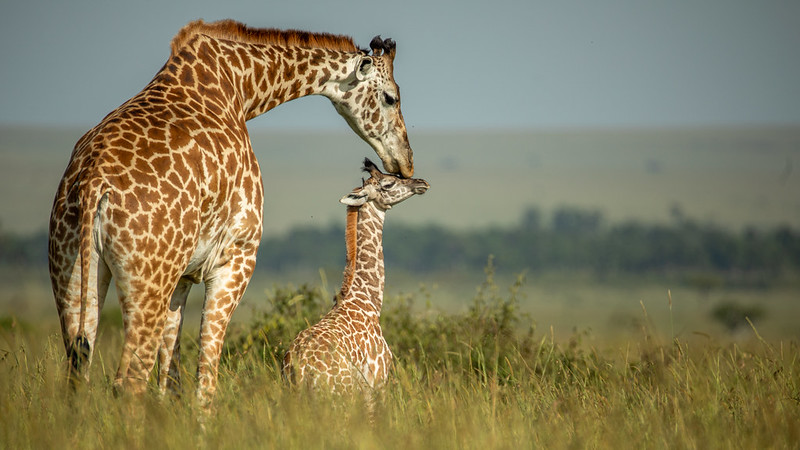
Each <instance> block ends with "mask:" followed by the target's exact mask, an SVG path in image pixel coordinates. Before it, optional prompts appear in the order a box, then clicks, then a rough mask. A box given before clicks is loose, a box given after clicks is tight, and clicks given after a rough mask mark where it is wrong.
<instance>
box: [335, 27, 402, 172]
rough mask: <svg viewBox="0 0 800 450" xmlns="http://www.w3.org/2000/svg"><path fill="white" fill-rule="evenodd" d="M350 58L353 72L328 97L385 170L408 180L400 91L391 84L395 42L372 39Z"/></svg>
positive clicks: (377, 37) (393, 82) (392, 81)
mask: <svg viewBox="0 0 800 450" xmlns="http://www.w3.org/2000/svg"><path fill="white" fill-rule="evenodd" d="M370 47H371V48H372V54H371V55H369V54H367V53H366V51H364V52H362V53H361V54H358V55H356V56H355V57H354V65H353V71H352V73H351V74H350V76H349V77H348V78H346V79H345V80H344V81H343V82H341V83H340V84H339V86H338V87H339V89H338V90H337V92H336V94H334V95H332V96H330V97H329V98H330V99H331V101H332V102H333V106H334V107H336V111H338V112H339V114H340V115H341V116H342V117H344V119H345V120H346V121H347V123H348V125H350V128H352V129H353V131H355V132H356V134H358V135H359V136H361V138H362V139H364V140H365V141H366V142H367V143H369V145H370V146H372V148H373V149H374V150H375V153H377V154H378V157H380V158H381V161H382V162H383V167H385V168H386V170H387V171H389V172H391V173H395V174H399V175H401V176H403V177H406V178H410V177H411V176H413V175H414V155H413V152H412V151H411V145H410V144H409V143H408V133H407V132H406V124H405V121H404V120H403V113H402V112H401V111H400V88H398V86H397V83H395V81H394V75H393V71H394V66H393V63H394V55H395V42H394V41H393V40H391V39H386V40H382V39H381V38H380V36H375V38H374V39H372V42H371V43H370Z"/></svg>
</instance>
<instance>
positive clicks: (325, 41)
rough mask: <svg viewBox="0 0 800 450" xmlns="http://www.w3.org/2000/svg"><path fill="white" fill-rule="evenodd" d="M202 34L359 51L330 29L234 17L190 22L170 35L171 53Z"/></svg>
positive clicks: (229, 38) (234, 39)
mask: <svg viewBox="0 0 800 450" xmlns="http://www.w3.org/2000/svg"><path fill="white" fill-rule="evenodd" d="M198 34H205V35H208V36H212V37H215V38H219V39H227V40H231V41H238V42H247V43H252V44H278V45H284V46H289V47H306V48H326V49H331V50H340V51H345V52H362V51H363V50H361V49H359V48H358V47H357V46H356V44H355V43H354V42H353V38H352V37H350V36H343V35H338V34H330V33H311V32H308V31H300V30H279V29H275V28H250V27H248V26H246V25H245V24H243V23H240V22H236V21H234V20H220V21H217V22H209V23H206V22H204V21H203V20H195V21H194V22H190V23H189V24H187V25H186V26H184V27H183V28H181V30H180V31H179V32H178V34H176V35H175V37H174V38H172V44H171V48H172V53H173V54H176V53H178V52H179V51H180V48H181V47H183V46H184V45H185V44H186V43H187V42H188V41H189V40H190V39H192V38H193V37H195V36H197V35H198Z"/></svg>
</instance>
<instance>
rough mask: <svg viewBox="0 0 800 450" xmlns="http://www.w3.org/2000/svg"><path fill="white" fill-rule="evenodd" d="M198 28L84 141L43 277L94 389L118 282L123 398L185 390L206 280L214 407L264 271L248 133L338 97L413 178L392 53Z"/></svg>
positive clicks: (81, 372) (383, 46) (207, 358)
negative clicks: (258, 124) (317, 98)
mask: <svg viewBox="0 0 800 450" xmlns="http://www.w3.org/2000/svg"><path fill="white" fill-rule="evenodd" d="M370 47H371V48H372V54H371V55H370V54H369V52H368V51H365V50H360V49H359V48H357V47H356V46H355V44H354V43H353V40H352V39H351V38H349V37H345V36H337V35H331V34H316V33H308V32H303V31H294V30H291V31H281V30H275V29H254V28H248V27H246V26H245V25H243V24H240V23H237V22H234V21H230V20H226V21H220V22H214V23H205V22H203V21H201V20H200V21H195V22H192V23H189V24H188V25H186V26H185V27H184V28H183V29H181V30H180V32H179V33H178V34H177V35H176V36H175V38H174V39H173V40H172V45H171V52H170V56H169V59H168V60H167V62H166V64H165V65H164V67H163V68H161V70H160V71H159V72H158V73H157V74H156V76H155V77H154V78H153V80H152V81H151V82H150V83H149V84H148V85H147V86H146V87H145V88H144V89H143V90H142V91H141V92H140V93H139V94H137V95H136V96H134V97H133V98H131V99H130V100H128V101H126V102H125V103H123V104H122V106H120V107H119V108H117V109H116V110H114V111H112V112H111V113H110V114H109V115H107V116H106V117H105V118H104V119H103V120H102V121H101V122H100V123H99V124H98V125H97V126H96V127H94V128H93V129H92V130H90V131H89V132H88V133H86V134H85V135H84V136H83V137H82V138H81V139H80V140H79V141H78V142H77V144H76V145H75V149H74V150H73V152H72V156H71V158H70V162H69V164H68V165H67V168H66V171H65V173H64V177H63V178H62V180H61V182H60V184H59V186H58V189H57V191H56V196H55V201H54V204H53V210H52V213H51V216H50V241H49V265H50V278H51V282H52V286H53V293H54V296H55V300H56V306H57V308H58V313H59V317H60V320H61V329H62V335H63V338H64V345H65V348H66V352H67V356H68V359H69V365H70V374H71V378H72V379H73V380H76V379H78V378H79V377H83V378H85V379H88V372H87V370H86V367H87V366H89V365H90V364H91V360H92V355H93V352H94V344H95V338H96V335H97V324H98V316H99V312H100V309H101V308H102V307H103V302H104V299H105V296H106V293H107V290H108V287H109V284H110V281H111V279H112V277H113V279H114V280H115V283H116V288H117V291H118V293H119V301H120V304H121V308H122V315H123V326H124V330H125V339H124V344H123V349H122V356H121V358H120V362H119V368H118V371H117V374H116V378H115V386H117V387H121V388H125V389H127V390H130V391H132V392H141V391H143V390H144V389H145V388H146V384H147V379H148V377H149V374H150V372H151V370H152V369H153V367H154V365H155V360H156V354H158V360H159V387H160V389H161V391H162V392H164V391H165V390H166V389H167V388H168V387H176V386H177V383H178V382H179V371H178V364H179V362H180V330H181V327H182V324H183V311H184V305H185V303H186V298H187V295H188V293H189V289H190V288H191V285H192V284H193V283H199V282H204V283H205V301H204V304H203V316H202V321H201V325H200V357H199V362H198V368H197V392H196V395H197V398H198V400H200V402H201V403H203V404H206V405H207V404H208V402H209V401H210V400H211V399H212V398H213V396H214V392H215V390H216V379H217V369H218V364H219V357H220V353H221V350H222V343H223V339H224V336H225V331H226V328H227V326H228V323H229V321H230V318H231V315H232V314H233V311H234V310H235V309H236V306H237V305H238V303H239V301H240V299H241V297H242V295H243V294H244V291H245V288H246V287H247V283H248V281H249V280H250V277H251V275H252V273H253V269H254V267H255V263H256V252H257V250H258V245H259V241H260V239H261V229H262V223H261V221H262V203H263V201H262V200H263V190H262V185H261V173H260V169H259V166H258V162H257V161H256V158H255V155H254V153H253V150H252V147H251V145H250V139H249V136H248V133H247V127H246V125H245V122H246V121H247V120H249V119H252V118H253V117H256V116H258V115H260V114H263V113H264V112H266V111H269V110H270V109H272V108H274V107H276V106H278V105H279V104H281V103H283V102H286V101H289V100H292V99H295V98H298V97H302V96H305V95H312V94H319V95H324V96H326V97H328V98H329V99H330V100H331V102H332V103H333V105H334V106H335V108H336V110H337V111H338V112H339V114H341V115H342V116H343V117H344V118H345V120H346V121H347V123H348V124H350V126H351V128H352V129H353V130H354V131H355V132H356V133H357V134H358V135H359V136H361V137H362V138H363V139H364V140H365V141H366V142H367V143H369V144H370V145H371V146H372V147H373V148H374V149H375V152H376V153H377V154H378V156H379V157H380V158H381V160H382V162H383V165H384V167H385V168H386V170H388V171H389V172H393V173H399V174H401V175H402V176H404V177H410V176H411V175H413V172H414V167H413V160H412V152H411V147H410V146H409V144H408V137H407V134H406V128H405V124H404V121H403V116H402V114H401V112H400V97H399V90H398V87H397V85H396V84H395V82H394V79H393V74H392V72H393V60H394V55H395V45H394V42H393V41H391V40H389V39H387V40H385V41H383V40H381V39H380V38H378V37H376V38H375V39H373V41H372V42H371V44H370Z"/></svg>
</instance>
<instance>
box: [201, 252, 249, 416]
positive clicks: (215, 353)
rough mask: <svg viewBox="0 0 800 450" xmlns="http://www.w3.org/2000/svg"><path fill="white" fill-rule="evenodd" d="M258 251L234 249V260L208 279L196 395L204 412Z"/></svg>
mask: <svg viewBox="0 0 800 450" xmlns="http://www.w3.org/2000/svg"><path fill="white" fill-rule="evenodd" d="M257 250H258V246H257V245H253V246H250V247H246V248H234V249H231V250H230V251H229V252H228V255H229V256H230V259H229V260H228V261H227V262H226V263H225V264H224V265H223V266H220V267H219V268H217V269H216V270H214V271H213V273H212V274H210V276H209V277H208V278H207V279H206V298H205V303H204V305H203V317H202V320H201V323H200V357H199V361H198V365H197V394H196V395H197V399H198V401H199V403H200V405H201V406H202V407H203V408H204V409H208V407H209V406H210V404H211V400H212V399H213V398H214V394H215V392H216V390H217V372H218V369H219V359H220V355H221V353H222V344H223V342H224V339H225V332H226V331H227V329H228V324H229V323H230V320H231V316H232V315H233V311H234V310H235V309H236V307H237V306H238V305H239V301H240V300H241V298H242V295H244V291H245V289H246V288H247V284H248V283H249V281H250V276H251V275H252V274H253V269H254V268H255V264H256V252H257Z"/></svg>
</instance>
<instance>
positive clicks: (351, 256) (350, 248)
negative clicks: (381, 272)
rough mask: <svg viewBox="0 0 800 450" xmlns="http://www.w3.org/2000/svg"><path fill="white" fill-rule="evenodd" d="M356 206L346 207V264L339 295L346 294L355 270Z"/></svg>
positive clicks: (357, 208)
mask: <svg viewBox="0 0 800 450" xmlns="http://www.w3.org/2000/svg"><path fill="white" fill-rule="evenodd" d="M359 209H360V208H359V207H358V206H348V207H347V224H346V226H345V232H344V240H345V246H346V247H347V256H346V258H347V259H346V265H345V268H344V275H343V276H342V290H341V295H342V297H344V296H345V295H347V291H348V290H350V285H351V284H352V283H353V277H354V276H355V272H356V249H357V246H356V241H357V239H358V231H357V227H358V210H359Z"/></svg>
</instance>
